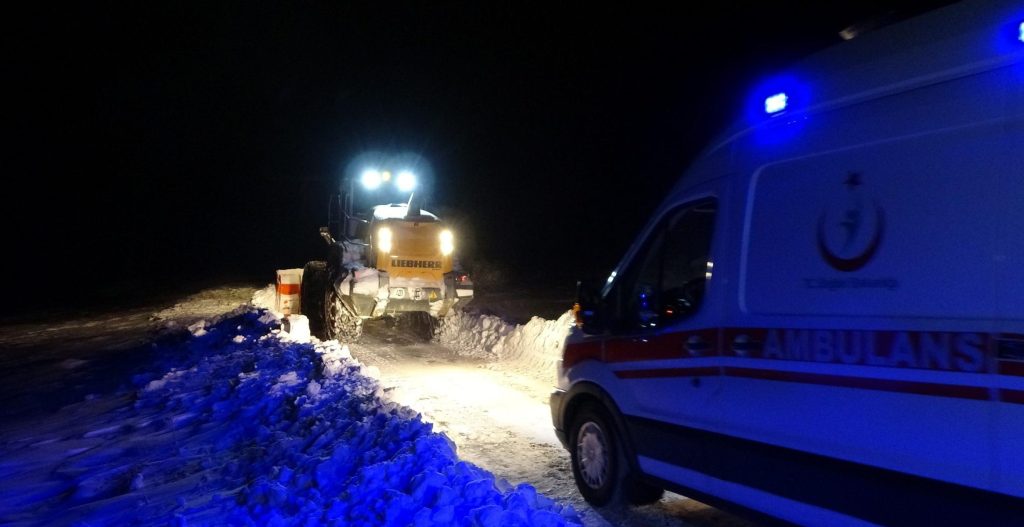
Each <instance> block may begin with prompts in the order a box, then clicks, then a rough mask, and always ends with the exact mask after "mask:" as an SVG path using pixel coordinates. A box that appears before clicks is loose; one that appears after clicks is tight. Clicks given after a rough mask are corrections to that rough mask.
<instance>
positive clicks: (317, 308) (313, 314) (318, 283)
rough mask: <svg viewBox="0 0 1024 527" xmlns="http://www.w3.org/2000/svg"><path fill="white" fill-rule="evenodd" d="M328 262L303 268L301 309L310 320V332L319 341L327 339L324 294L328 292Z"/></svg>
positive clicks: (300, 296) (309, 264)
mask: <svg viewBox="0 0 1024 527" xmlns="http://www.w3.org/2000/svg"><path fill="white" fill-rule="evenodd" d="M328 276H329V273H328V272H327V262H324V261H313V262H308V263H306V265H305V266H304V267H303V268H302V285H301V286H300V288H299V289H300V294H299V298H300V300H299V309H301V310H302V314H303V315H305V316H306V318H307V319H309V332H310V333H311V334H312V335H313V336H315V337H316V338H318V339H323V338H326V336H327V335H326V333H325V330H324V293H325V292H326V291H327V280H328Z"/></svg>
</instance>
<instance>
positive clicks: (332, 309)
mask: <svg viewBox="0 0 1024 527" xmlns="http://www.w3.org/2000/svg"><path fill="white" fill-rule="evenodd" d="M324 330H325V331H324V332H325V333H326V336H327V339H328V340H332V339H333V340H337V341H338V342H355V341H357V340H359V337H360V336H361V335H362V334H363V320H362V319H361V318H359V316H358V315H356V314H355V313H353V312H352V311H350V310H349V308H348V306H346V305H345V303H344V301H343V300H342V298H341V296H340V295H338V292H337V291H335V290H334V287H333V286H331V285H330V284H328V286H327V291H326V293H325V294H324Z"/></svg>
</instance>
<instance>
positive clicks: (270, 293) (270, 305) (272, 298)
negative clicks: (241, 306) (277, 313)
mask: <svg viewBox="0 0 1024 527" xmlns="http://www.w3.org/2000/svg"><path fill="white" fill-rule="evenodd" d="M249 302H250V303H251V304H252V305H253V306H254V307H257V308H262V309H270V310H272V309H274V304H275V303H276V302H277V289H276V287H275V286H274V284H267V286H266V287H264V288H263V289H257V290H256V292H254V293H253V294H252V300H250V301H249Z"/></svg>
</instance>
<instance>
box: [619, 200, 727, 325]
mask: <svg viewBox="0 0 1024 527" xmlns="http://www.w3.org/2000/svg"><path fill="white" fill-rule="evenodd" d="M716 210H717V204H716V203H715V201H714V200H702V201H699V202H696V203H692V204H689V205H685V206H683V207H680V208H678V209H676V210H675V211H673V212H671V213H669V214H668V215H666V216H665V219H664V220H663V221H662V223H661V224H660V225H659V226H658V228H657V229H656V230H655V231H654V232H652V234H651V236H650V238H648V242H647V244H646V246H645V247H644V249H643V250H642V251H641V252H640V253H639V254H638V255H637V258H636V259H635V260H634V261H633V264H632V265H631V268H630V271H629V272H628V273H627V276H626V277H624V278H625V279H624V280H623V281H622V283H621V288H620V290H619V292H618V295H617V296H618V300H619V309H618V310H617V311H618V317H617V318H618V319H619V320H618V322H619V324H618V326H619V328H620V329H622V330H625V331H635V330H643V329H648V328H657V327H659V326H664V325H665V324H669V323H671V322H673V321H676V320H681V319H683V318H686V317H687V316H689V315H691V314H692V313H694V312H696V311H697V309H698V308H699V307H700V304H701V302H702V300H703V298H704V287H705V285H706V283H707V278H708V276H709V275H710V265H709V262H708V260H709V258H710V254H711V234H712V231H713V230H714V220H715V212H716Z"/></svg>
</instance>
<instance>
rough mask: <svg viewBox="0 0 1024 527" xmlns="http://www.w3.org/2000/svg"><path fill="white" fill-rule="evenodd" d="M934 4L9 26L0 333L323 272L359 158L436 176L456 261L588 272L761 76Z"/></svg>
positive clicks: (535, 277) (537, 7) (503, 10)
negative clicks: (54, 307)
mask: <svg viewBox="0 0 1024 527" xmlns="http://www.w3.org/2000/svg"><path fill="white" fill-rule="evenodd" d="M942 3H945V2H912V3H907V2H903V3H892V2H888V3H877V4H872V3H869V2H806V3H784V4H783V3H775V2H765V3H760V4H755V5H753V6H741V5H735V4H733V5H729V4H726V3H721V2H719V3H714V4H713V5H712V4H706V3H705V4H704V5H701V7H700V10H699V11H698V10H696V9H691V10H687V9H685V8H683V7H681V6H682V4H681V3H677V4H676V5H677V6H679V7H671V8H669V7H654V5H655V4H650V5H647V6H644V5H641V4H639V3H636V2H629V3H626V4H625V5H613V4H604V3H596V2H595V3H579V4H573V5H560V4H556V3H554V2H551V3H547V2H541V3H523V2H512V3H490V2H444V1H442V2H420V3H388V4H387V6H381V5H378V4H379V3H377V2H357V3H350V2H330V3H329V2H302V3H285V2H282V3H275V2H238V3H234V2H232V3H226V2H189V3H184V4H180V5H179V4H178V3H156V2H135V3H127V2H125V3H88V4H84V5H75V6H70V7H69V6H43V7H37V8H32V9H33V11H32V12H23V13H17V12H9V13H8V16H7V17H6V18H7V22H8V25H9V26H11V27H10V30H9V32H8V34H9V35H10V37H9V40H10V42H12V43H13V44H12V45H10V46H9V47H8V51H9V52H8V57H9V62H8V65H9V68H8V71H7V79H8V86H13V87H14V90H13V92H14V93H13V94H11V95H8V98H7V103H8V115H9V117H8V118H7V119H6V121H7V126H8V130H9V131H10V132H12V133H11V135H9V138H10V137H13V141H11V140H10V139H9V140H8V142H7V145H8V146H7V151H8V154H7V156H5V157H7V159H8V165H7V166H8V170H7V171H6V172H7V173H6V178H5V180H6V181H8V182H9V183H10V184H11V185H12V186H9V187H8V191H7V193H6V196H7V199H6V200H5V201H6V202H7V203H6V214H5V220H6V221H5V224H6V225H8V227H9V231H8V233H9V235H8V240H9V244H8V249H7V251H5V253H6V256H5V258H4V259H5V262H4V269H5V277H6V278H5V282H7V285H8V291H9V293H10V294H11V295H12V297H11V298H13V299H14V301H12V302H8V304H7V305H6V306H5V308H4V311H5V312H6V311H10V310H16V309H20V308H21V307H22V306H30V305H51V304H53V303H68V304H74V303H75V301H78V302H83V303H87V302H90V301H92V299H94V298H100V299H106V300H113V301H115V302H116V301H117V299H118V298H121V297H125V298H127V297H129V296H139V295H142V294H146V293H148V292H151V291H158V290H163V289H175V288H181V287H185V288H187V286H189V285H191V284H197V283H204V282H209V281H218V280H232V279H238V280H250V281H253V280H255V281H256V282H263V283H269V282H270V281H272V280H273V276H274V270H275V269H278V268H287V267H300V266H301V265H302V264H303V263H304V262H305V261H307V260H311V259H318V258H320V257H322V255H323V253H324V249H325V246H324V244H323V242H322V241H321V240H320V238H319V237H318V235H317V227H318V226H320V225H322V224H324V222H325V218H326V203H327V196H328V195H329V194H330V193H331V192H332V191H333V190H334V189H336V188H337V186H338V184H339V180H340V178H341V174H342V169H343V168H344V166H345V165H346V164H347V163H348V162H349V161H350V160H351V159H352V158H354V157H355V156H356V155H358V154H360V153H361V152H364V151H366V150H380V151H389V152H415V153H418V154H419V155H421V156H423V157H424V158H426V159H427V160H429V162H430V163H431V164H432V165H433V169H434V173H435V178H436V180H435V186H434V188H433V196H432V197H433V200H432V201H433V204H434V205H433V207H432V208H433V209H435V210H436V211H438V212H441V213H443V214H444V215H446V216H448V217H450V218H452V219H453V220H457V226H458V234H459V235H460V238H461V247H460V248H461V250H462V251H463V254H464V258H465V260H466V261H467V263H471V264H475V265H479V266H486V267H488V268H491V269H494V268H500V269H502V270H503V271H504V272H505V273H507V274H508V275H509V276H513V277H515V279H516V280H529V281H532V282H536V283H561V282H567V283H571V281H572V280H573V279H574V278H575V277H582V276H592V275H596V274H604V273H606V272H607V271H608V270H609V269H610V268H611V266H613V265H614V263H615V262H616V261H617V260H618V258H619V257H620V256H621V255H622V253H623V252H624V251H625V250H626V248H627V247H628V245H629V243H630V241H631V240H632V238H633V236H634V235H635V234H636V232H637V231H638V229H639V228H640V227H641V226H642V225H643V223H644V221H645V220H646V214H647V213H648V212H649V211H650V209H651V208H653V207H654V206H656V205H657V204H658V203H659V202H660V200H661V198H662V197H663V196H664V193H665V192H666V191H667V190H668V189H669V187H670V186H671V184H672V183H673V182H674V181H675V180H676V178H677V177H678V176H679V175H680V174H681V173H682V171H683V170H684V169H685V167H686V166H687V164H688V163H689V162H690V161H691V160H692V159H693V157H694V156H695V155H696V153H697V152H698V151H699V150H701V149H702V148H703V147H705V146H706V145H707V143H708V142H709V141H710V140H711V138H712V137H713V136H714V135H715V134H716V133H717V132H718V131H720V130H721V129H722V128H723V127H724V126H725V125H726V124H727V122H728V120H729V119H730V118H731V117H733V116H734V115H735V114H736V113H737V111H738V110H739V108H740V106H741V105H742V104H743V97H744V94H745V93H746V90H747V89H748V88H749V87H750V86H751V84H753V83H754V82H756V81H757V79H759V78H762V77H763V76H765V75H767V74H769V73H772V72H775V71H777V70H778V69H780V68H781V67H783V66H784V65H785V64H787V63H789V62H791V61H793V60H795V59H798V58H800V57H802V56H804V55H807V54H808V53H811V52H813V51H815V50H817V49H820V48H822V47H824V46H827V45H829V44H833V43H837V42H839V41H840V38H839V36H838V32H839V31H840V30H841V29H843V28H844V27H846V26H848V25H850V24H851V23H854V22H858V21H862V20H865V19H867V18H869V17H871V16H875V15H879V14H883V13H886V12H895V13H896V14H897V15H905V14H912V13H916V12H920V11H921V10H922V9H923V8H925V7H928V6H929V5H932V6H934V5H937V4H942Z"/></svg>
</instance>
